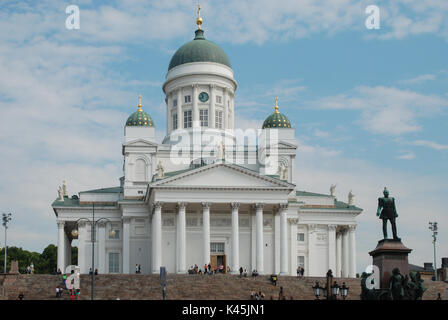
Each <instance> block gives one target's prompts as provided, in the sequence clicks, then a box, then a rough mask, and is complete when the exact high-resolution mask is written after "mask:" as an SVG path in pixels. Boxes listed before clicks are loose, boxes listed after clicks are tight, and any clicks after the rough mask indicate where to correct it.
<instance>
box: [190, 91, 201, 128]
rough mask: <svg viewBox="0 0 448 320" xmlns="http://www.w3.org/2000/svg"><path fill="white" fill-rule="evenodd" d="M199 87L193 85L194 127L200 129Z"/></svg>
mask: <svg viewBox="0 0 448 320" xmlns="http://www.w3.org/2000/svg"><path fill="white" fill-rule="evenodd" d="M198 87H199V86H198V85H197V84H195V85H193V97H191V98H192V100H193V127H200V123H199V107H198Z"/></svg>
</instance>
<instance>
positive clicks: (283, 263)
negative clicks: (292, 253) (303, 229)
mask: <svg viewBox="0 0 448 320" xmlns="http://www.w3.org/2000/svg"><path fill="white" fill-rule="evenodd" d="M287 209H288V205H287V204H281V205H280V239H281V240H280V274H281V275H287V274H288V229H287V227H288V221H287V220H286V213H287ZM291 237H292V235H291Z"/></svg>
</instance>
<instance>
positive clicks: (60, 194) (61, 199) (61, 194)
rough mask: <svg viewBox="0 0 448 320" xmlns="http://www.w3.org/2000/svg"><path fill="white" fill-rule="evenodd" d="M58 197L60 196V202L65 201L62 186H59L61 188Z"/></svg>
mask: <svg viewBox="0 0 448 320" xmlns="http://www.w3.org/2000/svg"><path fill="white" fill-rule="evenodd" d="M58 195H59V200H60V201H64V194H63V191H62V187H61V186H59V188H58Z"/></svg>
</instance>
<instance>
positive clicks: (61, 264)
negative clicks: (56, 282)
mask: <svg viewBox="0 0 448 320" xmlns="http://www.w3.org/2000/svg"><path fill="white" fill-rule="evenodd" d="M57 223H58V269H60V270H61V272H62V273H65V247H66V243H65V241H66V238H65V231H64V226H65V222H64V221H58V222H57Z"/></svg>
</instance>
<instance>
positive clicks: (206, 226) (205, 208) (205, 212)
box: [199, 202, 210, 269]
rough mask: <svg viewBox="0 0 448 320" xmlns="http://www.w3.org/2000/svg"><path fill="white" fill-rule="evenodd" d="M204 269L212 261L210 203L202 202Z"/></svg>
mask: <svg viewBox="0 0 448 320" xmlns="http://www.w3.org/2000/svg"><path fill="white" fill-rule="evenodd" d="M202 252H203V254H202V266H201V265H200V266H199V267H200V268H201V269H202V268H203V266H204V265H206V264H207V265H208V264H209V262H210V203H209V202H203V203H202Z"/></svg>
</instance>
